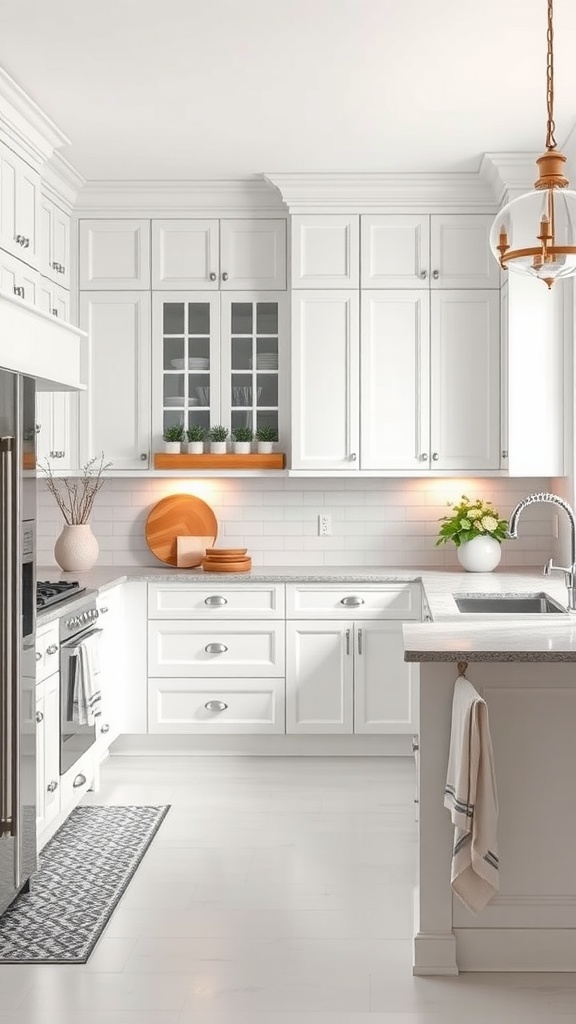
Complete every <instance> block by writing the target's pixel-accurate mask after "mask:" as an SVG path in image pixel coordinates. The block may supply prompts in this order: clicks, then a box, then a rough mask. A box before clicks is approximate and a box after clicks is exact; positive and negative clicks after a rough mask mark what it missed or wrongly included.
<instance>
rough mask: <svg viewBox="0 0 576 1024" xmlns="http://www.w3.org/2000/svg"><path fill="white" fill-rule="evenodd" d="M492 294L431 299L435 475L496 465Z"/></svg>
mask: <svg viewBox="0 0 576 1024" xmlns="http://www.w3.org/2000/svg"><path fill="white" fill-rule="evenodd" d="M499 300H500V297H499V293H498V292H497V291H482V290H480V289H479V290H478V291H446V292H435V293H434V294H433V295H432V306H431V357H430V381H431V384H430V395H431V397H430V407H431V424H430V443H431V452H432V456H431V457H432V463H431V468H432V469H434V470H466V471H468V470H478V469H498V468H499V465H500V342H499V335H500V305H499Z"/></svg>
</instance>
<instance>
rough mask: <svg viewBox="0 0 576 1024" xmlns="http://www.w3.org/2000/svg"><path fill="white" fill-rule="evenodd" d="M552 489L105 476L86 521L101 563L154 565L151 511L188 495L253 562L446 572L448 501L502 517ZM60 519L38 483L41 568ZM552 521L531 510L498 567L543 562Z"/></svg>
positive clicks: (540, 509)
mask: <svg viewBox="0 0 576 1024" xmlns="http://www.w3.org/2000/svg"><path fill="white" fill-rule="evenodd" d="M548 489H550V481H549V480H547V479H534V478H530V479H516V480H507V479H499V478H490V479H479V480H469V479H461V478H459V479H450V480H446V479H440V480H420V479H419V480H408V479H407V480H399V479H393V480H392V479H386V480H382V479H363V480H353V481H348V480H334V479H322V480H320V479H317V480H301V479H289V478H286V477H270V478H263V477H258V478H221V479H201V480H198V479H197V480H191V479H186V480H183V479H152V478H139V479H138V478H132V479H129V478H121V479H107V480H106V481H105V483H104V485H103V487H102V490H101V491H100V493H99V494H98V496H97V499H96V503H95V506H94V510H93V515H92V518H91V522H92V526H93V529H94V533H95V534H96V536H97V538H98V541H99V543H100V556H99V560H98V564H99V565H125V566H135V565H143V566H144V565H146V566H149V565H160V564H162V563H160V562H159V561H158V560H157V559H156V558H155V557H154V556H153V555H152V554H151V552H150V551H149V550H148V548H147V546H146V541H145V538H144V526H145V522H146V517H147V515H148V513H149V511H150V509H151V507H152V505H153V504H154V503H155V502H156V501H158V500H159V499H160V498H163V497H165V496H166V495H167V494H174V493H181V492H187V493H190V494H195V495H197V496H198V497H201V498H203V499H204V500H205V501H207V502H208V504H210V505H211V506H212V507H213V508H214V511H215V513H216V517H217V519H218V523H219V536H218V541H217V543H218V544H219V545H220V546H222V547H247V548H248V550H249V553H250V554H251V555H252V559H253V564H254V565H276V566H281V565H319V566H320V565H332V566H334V565H343V566H349V565H356V566H372V565H373V566H400V567H418V566H421V567H423V568H439V569H442V568H450V567H455V566H457V565H458V563H457V560H456V553H455V548H454V546H453V545H450V546H449V547H448V546H442V547H440V548H436V547H435V540H436V536H437V530H438V519H439V518H440V517H441V516H442V515H444V514H446V511H447V502H448V501H454V500H457V499H459V498H460V496H461V495H462V494H467V495H468V497H470V498H476V497H482V498H489V499H491V500H492V501H493V502H494V503H495V504H496V506H497V508H498V509H499V511H500V514H501V515H502V516H504V517H508V516H509V514H510V512H511V510H512V508H513V507H514V505H515V504H516V502H517V501H519V500H520V498H522V497H524V496H525V495H526V494H529V493H531V492H533V491H539V490H548ZM320 512H328V513H330V515H331V516H332V536H331V537H318V535H317V532H318V514H319V513H320ZM62 524H63V520H62V516H61V513H60V511H59V509H58V507H57V505H56V502H55V500H54V498H53V496H52V495H51V494H50V493H49V492H48V490H47V488H46V485H45V484H44V483H42V482H40V486H39V513H38V564H39V565H40V566H46V567H49V566H53V565H55V562H54V556H53V547H54V541H55V539H56V537H57V536H58V534H59V532H60V530H61V528H62ZM555 527H556V520H555V513H554V509H553V507H552V506H550V505H534V506H532V507H530V508H528V509H527V510H526V511H525V512H524V513H523V514H522V518H521V520H520V529H519V539H518V540H517V541H509V542H506V543H504V544H503V558H502V565H503V566H505V565H509V566H523V565H530V566H534V565H536V566H540V565H543V564H544V562H545V561H546V559H547V558H548V557H549V556H550V555H551V554H553V552H554V534H555Z"/></svg>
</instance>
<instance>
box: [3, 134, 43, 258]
mask: <svg viewBox="0 0 576 1024" xmlns="http://www.w3.org/2000/svg"><path fill="white" fill-rule="evenodd" d="M39 222H40V174H39V173H38V171H37V170H35V169H34V168H33V167H30V165H29V164H27V163H26V161H25V160H23V159H22V158H21V157H20V156H19V155H18V154H17V153H14V152H13V151H12V150H11V149H10V148H9V147H8V146H6V145H5V144H4V143H3V142H0V247H1V248H2V249H4V250H6V252H10V253H12V255H14V256H18V257H19V258H20V259H21V260H23V261H24V262H25V263H27V264H29V265H30V266H31V267H35V268H38V265H39V247H40V230H39Z"/></svg>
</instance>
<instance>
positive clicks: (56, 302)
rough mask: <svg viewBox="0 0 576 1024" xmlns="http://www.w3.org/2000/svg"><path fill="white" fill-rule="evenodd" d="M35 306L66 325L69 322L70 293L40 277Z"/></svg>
mask: <svg viewBox="0 0 576 1024" xmlns="http://www.w3.org/2000/svg"><path fill="white" fill-rule="evenodd" d="M36 305H37V306H38V308H39V309H43V310H44V312H45V313H51V314H52V316H57V317H59V318H60V320H64V321H65V322H66V323H69V322H70V292H69V291H67V290H66V288H61V287H60V286H59V285H57V284H55V283H54V282H53V281H51V280H49V278H47V277H40V278H39V280H38V289H37V292H36Z"/></svg>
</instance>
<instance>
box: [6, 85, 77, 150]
mask: <svg viewBox="0 0 576 1024" xmlns="http://www.w3.org/2000/svg"><path fill="white" fill-rule="evenodd" d="M0 128H1V129H2V137H3V139H4V140H5V141H6V142H7V144H8V145H13V146H16V147H17V148H18V149H19V150H21V151H22V154H23V155H24V154H25V155H26V157H27V158H28V160H29V161H30V162H31V163H32V164H33V165H34V166H37V167H40V166H42V164H44V163H45V161H46V160H48V159H49V158H50V157H51V156H52V154H53V152H54V150H55V149H58V148H59V147H60V146H69V145H70V140H69V139H68V138H67V136H66V135H64V132H62V131H60V129H59V128H58V126H57V125H56V124H54V121H52V120H51V119H50V118H49V117H48V116H47V114H45V113H44V111H43V110H41V109H40V107H39V106H38V104H37V103H35V102H34V100H32V99H30V97H29V96H27V95H26V93H25V92H24V90H23V89H21V88H20V86H19V85H18V84H17V83H16V82H15V81H14V79H13V78H11V77H10V75H9V74H8V73H7V72H6V71H4V69H3V68H0Z"/></svg>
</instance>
